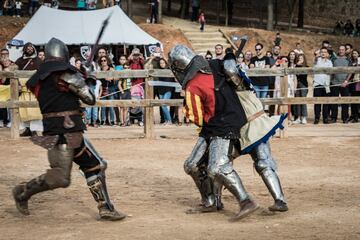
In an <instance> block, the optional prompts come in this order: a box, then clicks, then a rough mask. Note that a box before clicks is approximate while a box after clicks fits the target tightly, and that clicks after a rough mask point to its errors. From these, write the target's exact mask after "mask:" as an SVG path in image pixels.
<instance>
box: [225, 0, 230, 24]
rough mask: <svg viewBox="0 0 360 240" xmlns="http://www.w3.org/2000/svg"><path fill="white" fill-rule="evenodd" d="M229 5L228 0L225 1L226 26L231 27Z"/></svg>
mask: <svg viewBox="0 0 360 240" xmlns="http://www.w3.org/2000/svg"><path fill="white" fill-rule="evenodd" d="M228 7H229V4H228V0H225V26H228V25H229V8H228Z"/></svg>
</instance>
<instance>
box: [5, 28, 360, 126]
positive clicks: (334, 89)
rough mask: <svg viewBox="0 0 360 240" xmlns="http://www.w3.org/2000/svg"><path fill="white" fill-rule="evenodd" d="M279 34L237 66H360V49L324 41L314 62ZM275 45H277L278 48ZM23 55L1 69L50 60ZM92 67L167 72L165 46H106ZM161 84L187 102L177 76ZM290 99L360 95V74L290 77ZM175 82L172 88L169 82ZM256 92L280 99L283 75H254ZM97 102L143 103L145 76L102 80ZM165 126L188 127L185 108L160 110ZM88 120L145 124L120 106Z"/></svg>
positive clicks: (323, 108)
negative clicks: (116, 50) (145, 50)
mask: <svg viewBox="0 0 360 240" xmlns="http://www.w3.org/2000/svg"><path fill="white" fill-rule="evenodd" d="M279 36H280V35H279V34H278V35H277V36H276V39H277V41H274V44H273V46H272V48H271V49H268V50H267V51H266V49H265V48H264V45H263V44H262V43H257V44H256V45H255V47H254V51H251V50H246V51H244V52H236V56H237V63H238V66H239V67H240V68H241V69H243V70H244V71H247V70H249V69H252V68H278V67H286V68H297V67H308V66H310V65H313V66H314V67H341V66H360V58H359V51H358V50H355V49H353V46H352V45H351V44H340V46H339V47H338V51H336V52H335V51H334V50H332V47H331V45H330V43H329V41H326V40H325V41H323V42H322V44H321V46H320V48H319V49H317V50H315V51H314V59H313V61H312V63H311V60H309V59H306V56H305V54H304V50H303V48H302V46H301V43H299V42H298V43H296V44H295V45H294V49H293V50H291V51H289V52H288V53H286V54H284V53H282V49H281V44H280V42H281V40H279ZM275 43H276V44H275ZM227 51H232V49H226V50H224V47H223V46H222V45H221V44H217V45H215V46H214V51H213V53H212V52H211V51H210V50H209V51H207V53H206V54H205V55H204V58H205V59H206V60H208V61H211V60H212V59H220V60H221V59H223V57H224V53H225V52H227ZM23 52H24V54H23V56H22V57H20V58H19V59H18V60H17V61H16V62H12V61H11V60H10V59H9V51H8V50H7V49H2V50H1V58H0V70H3V71H13V70H17V69H24V70H25V69H26V70H36V69H37V68H38V66H39V65H40V63H41V62H42V61H44V59H45V57H46V56H45V53H44V51H43V50H38V51H36V49H35V47H34V46H32V44H31V43H28V44H26V45H25V46H24V49H23ZM71 63H72V64H73V65H75V66H76V67H77V68H78V69H79V70H81V71H84V67H83V64H84V61H83V60H82V59H80V58H75V57H73V58H72V60H71ZM92 65H93V68H94V69H95V70H96V71H115V70H116V71H122V70H126V69H132V70H139V69H168V68H169V66H168V63H167V60H166V57H165V56H164V54H163V52H162V50H161V48H160V47H157V48H156V49H155V51H154V52H153V53H152V54H150V56H149V57H148V58H146V59H145V58H144V56H143V54H142V53H141V51H140V50H139V49H138V48H136V47H135V48H133V49H132V51H131V53H130V54H129V55H125V54H123V55H120V56H118V57H117V58H115V57H113V55H112V54H111V51H108V50H107V49H106V48H104V47H100V48H99V49H98V50H97V53H96V58H95V59H94V61H93V63H92ZM153 80H154V81H156V82H159V81H160V82H164V83H163V84H160V86H155V87H154V98H158V99H179V98H182V94H183V93H182V92H181V89H180V90H179V89H177V88H175V87H174V84H173V85H172V84H171V83H174V82H175V79H174V78H165V77H161V78H154V79H153ZM287 81H288V91H287V97H306V96H308V94H309V86H313V91H312V92H313V96H314V97H325V96H334V97H335V96H360V74H333V75H328V74H315V75H314V78H313V82H312V84H311V83H309V79H308V76H307V75H306V74H300V75H288V77H287ZM169 83H170V84H169ZM252 83H253V87H254V89H255V93H256V95H257V96H258V97H259V98H279V97H280V96H281V95H280V92H281V77H252ZM1 84H3V85H6V84H9V79H2V80H1ZM92 87H93V90H94V93H95V95H96V97H97V99H101V100H114V99H143V98H144V79H143V78H120V79H117V78H113V77H109V78H103V79H97V80H96V82H93V84H92ZM338 109H339V105H338V104H315V105H314V124H318V123H319V122H320V119H321V117H322V121H323V123H324V124H330V123H335V122H337V120H338ZM266 110H267V111H268V113H269V115H270V116H272V115H278V114H279V113H280V110H279V106H269V107H268V109H266ZM359 110H360V109H359V104H351V105H350V106H349V104H341V114H340V116H341V121H342V122H343V123H349V122H358V120H359ZM9 117H10V116H9V114H8V113H7V110H6V109H1V110H0V120H2V121H3V123H4V125H6V124H7V123H8V122H9ZM288 117H289V119H290V123H291V124H307V121H308V120H307V118H308V109H307V105H306V104H301V105H292V106H289V109H288ZM159 118H160V119H161V123H162V124H163V125H170V124H174V123H176V124H178V125H181V124H183V122H184V121H186V122H188V121H187V119H186V118H184V116H183V113H182V108H181V107H170V108H169V107H167V106H162V107H160V116H159ZM84 121H85V122H86V124H87V125H88V126H93V127H98V126H101V125H110V126H123V127H124V126H129V125H131V124H138V125H140V126H143V108H141V107H135V108H118V107H102V108H98V107H88V108H86V111H85V114H84Z"/></svg>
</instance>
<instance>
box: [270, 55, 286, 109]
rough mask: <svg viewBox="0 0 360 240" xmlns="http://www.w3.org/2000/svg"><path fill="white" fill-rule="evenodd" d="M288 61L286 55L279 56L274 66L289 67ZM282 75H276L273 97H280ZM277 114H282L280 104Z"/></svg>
mask: <svg viewBox="0 0 360 240" xmlns="http://www.w3.org/2000/svg"><path fill="white" fill-rule="evenodd" d="M288 63H289V60H288V58H287V57H286V56H282V57H278V58H277V60H276V62H275V65H274V66H273V67H274V68H275V67H282V68H287V67H288ZM280 91H281V77H280V76H276V77H275V83H274V91H273V92H274V93H273V98H280V97H281V94H280ZM274 113H275V107H274ZM276 114H277V115H279V114H280V106H278V108H277V110H276Z"/></svg>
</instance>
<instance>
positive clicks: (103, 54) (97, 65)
mask: <svg viewBox="0 0 360 240" xmlns="http://www.w3.org/2000/svg"><path fill="white" fill-rule="evenodd" d="M107 56H108V54H107V50H106V48H104V47H99V48H98V50H97V56H96V60H95V71H100V67H101V65H100V63H99V62H100V61H99V60H100V58H102V57H107Z"/></svg>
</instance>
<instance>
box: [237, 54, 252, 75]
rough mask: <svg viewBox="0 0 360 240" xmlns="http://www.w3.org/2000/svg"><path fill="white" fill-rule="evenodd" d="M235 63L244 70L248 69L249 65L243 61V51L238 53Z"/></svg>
mask: <svg viewBox="0 0 360 240" xmlns="http://www.w3.org/2000/svg"><path fill="white" fill-rule="evenodd" d="M236 63H237V65H238V66H239V67H240V68H241V69H243V70H244V71H246V70H248V69H249V66H248V65H246V63H245V56H244V54H243V53H240V54H239V56H238V58H237V59H236Z"/></svg>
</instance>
